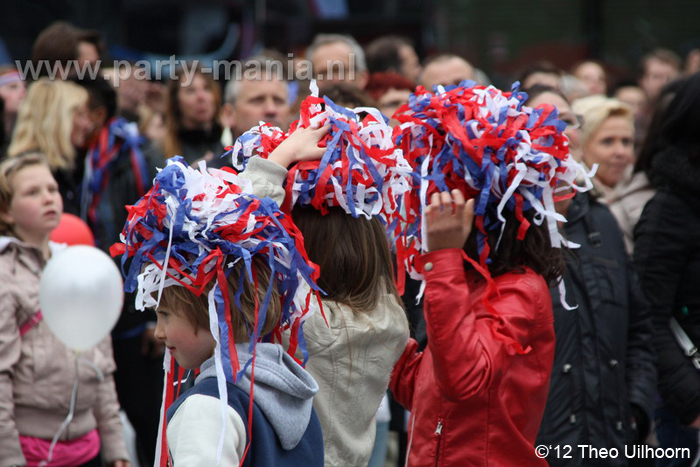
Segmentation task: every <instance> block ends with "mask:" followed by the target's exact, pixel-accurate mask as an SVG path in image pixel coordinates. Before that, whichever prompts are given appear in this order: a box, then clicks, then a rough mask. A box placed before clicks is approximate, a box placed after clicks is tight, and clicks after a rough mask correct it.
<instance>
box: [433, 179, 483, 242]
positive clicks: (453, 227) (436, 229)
mask: <svg viewBox="0 0 700 467" xmlns="http://www.w3.org/2000/svg"><path fill="white" fill-rule="evenodd" d="M425 216H426V232H427V234H428V251H435V250H442V249H446V248H462V247H463V246H464V244H465V243H466V241H467V237H469V234H470V233H471V231H472V222H473V220H474V200H473V199H470V200H469V201H467V202H465V201H464V195H463V194H462V192H461V191H459V190H452V195H450V193H448V192H446V191H444V192H442V193H434V194H433V196H432V198H430V204H429V205H428V206H427V207H426V208H425Z"/></svg>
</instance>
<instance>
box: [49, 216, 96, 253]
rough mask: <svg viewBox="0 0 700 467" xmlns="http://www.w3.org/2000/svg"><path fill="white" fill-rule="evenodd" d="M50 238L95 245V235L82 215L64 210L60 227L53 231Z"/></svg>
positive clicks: (77, 243)
mask: <svg viewBox="0 0 700 467" xmlns="http://www.w3.org/2000/svg"><path fill="white" fill-rule="evenodd" d="M50 239H51V241H52V242H56V243H67V244H68V245H90V246H95V237H94V235H92V231H91V230H90V227H88V225H87V224H86V223H85V221H83V220H82V219H81V218H80V217H78V216H75V215H73V214H69V213H67V212H64V213H63V215H62V216H61V222H60V223H59V224H58V227H56V228H55V229H54V231H53V232H51V236H50Z"/></svg>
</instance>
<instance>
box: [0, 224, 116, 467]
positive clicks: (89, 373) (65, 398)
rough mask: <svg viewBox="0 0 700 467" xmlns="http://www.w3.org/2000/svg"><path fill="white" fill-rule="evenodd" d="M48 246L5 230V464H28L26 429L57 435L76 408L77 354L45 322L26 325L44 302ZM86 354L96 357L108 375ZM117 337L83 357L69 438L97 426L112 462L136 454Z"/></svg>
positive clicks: (1, 247)
mask: <svg viewBox="0 0 700 467" xmlns="http://www.w3.org/2000/svg"><path fill="white" fill-rule="evenodd" d="M43 268H44V259H43V258H42V255H41V252H40V251H39V250H38V249H37V248H34V247H32V246H30V245H27V244H25V243H21V242H19V241H17V240H16V239H11V238H9V237H0V467H7V466H11V465H25V459H24V456H23V454H22V450H21V448H20V444H19V434H22V435H26V436H32V437H37V438H42V439H47V440H51V439H52V438H53V437H54V435H55V434H56V432H57V431H58V429H59V427H60V425H61V423H62V422H63V420H64V419H65V418H66V416H67V415H68V411H69V408H70V397H71V392H72V390H73V380H74V377H75V358H76V356H75V354H74V353H73V352H72V351H71V350H70V349H68V348H67V347H66V346H65V345H63V344H62V343H61V342H60V341H59V340H58V338H56V336H54V334H53V333H52V332H51V330H50V329H49V328H48V326H47V325H46V322H44V321H39V322H38V323H37V324H36V325H35V326H34V327H31V329H30V330H28V331H26V333H25V334H24V335H23V336H22V335H20V327H21V326H22V325H23V324H24V323H26V322H28V321H29V320H30V319H31V318H32V316H34V315H35V313H36V311H37V310H38V309H39V280H40V278H41V271H42V269H43ZM83 360H88V361H90V362H92V364H94V365H95V366H96V367H97V368H99V369H100V371H101V372H102V373H103V375H104V380H103V381H100V380H99V378H98V375H97V372H96V371H95V369H94V368H93V367H92V366H91V365H87V364H85V363H83ZM114 370H115V364H114V359H113V357H112V342H111V339H110V338H109V337H107V338H106V339H105V340H103V341H102V342H101V343H100V344H98V345H97V346H95V347H93V348H92V349H90V350H87V351H85V352H82V353H81V357H80V359H79V372H80V385H79V386H78V397H77V401H76V407H75V414H74V416H73V420H72V421H71V423H70V424H69V425H68V427H67V429H66V431H65V432H64V434H63V436H62V438H61V440H69V439H75V438H77V437H80V436H83V435H85V434H86V433H88V432H90V431H92V430H93V429H95V428H97V429H98V431H99V435H100V441H101V444H102V452H103V454H104V456H105V459H106V460H107V462H112V461H114V460H117V459H128V458H129V457H128V453H127V451H126V443H125V441H124V435H123V431H122V423H121V419H120V418H119V402H118V401H117V393H116V390H115V388H114V380H113V378H112V373H113V372H114Z"/></svg>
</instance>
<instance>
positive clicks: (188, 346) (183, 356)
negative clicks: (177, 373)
mask: <svg viewBox="0 0 700 467" xmlns="http://www.w3.org/2000/svg"><path fill="white" fill-rule="evenodd" d="M156 316H157V317H158V324H157V325H156V338H158V339H160V340H162V341H163V342H164V343H165V346H166V347H167V348H168V349H170V352H171V354H172V356H173V357H174V358H175V360H177V363H178V365H180V366H181V367H183V368H186V369H189V370H191V369H194V368H199V366H200V365H201V364H202V363H204V361H205V360H206V359H208V358H209V357H211V356H212V354H213V353H214V347H215V346H216V341H215V340H214V337H213V336H212V335H211V332H209V330H208V329H196V328H195V326H194V325H193V324H192V323H191V322H190V321H189V320H188V319H187V318H186V317H185V316H184V314H183V312H182V311H180V310H171V309H168V308H166V307H164V306H162V305H161V306H160V307H159V308H158V310H157V311H156Z"/></svg>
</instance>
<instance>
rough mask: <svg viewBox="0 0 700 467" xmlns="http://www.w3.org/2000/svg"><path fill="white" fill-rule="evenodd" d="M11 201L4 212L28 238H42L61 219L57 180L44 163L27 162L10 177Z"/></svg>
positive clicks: (26, 238) (41, 239)
mask: <svg viewBox="0 0 700 467" xmlns="http://www.w3.org/2000/svg"><path fill="white" fill-rule="evenodd" d="M10 185H11V188H12V192H13V195H12V202H11V203H10V209H9V210H8V212H7V213H4V214H3V216H4V217H5V220H6V221H7V222H8V223H10V224H12V225H13V226H14V230H15V233H16V234H17V235H18V236H19V237H20V238H22V239H23V240H24V241H27V242H33V243H35V242H37V241H43V240H45V239H46V238H48V236H49V234H50V233H51V231H52V230H53V229H55V228H56V227H57V226H58V223H59V222H60V221H61V213H62V212H63V200H62V199H61V194H60V193H59V192H58V184H57V183H56V180H54V178H53V175H51V171H50V170H49V168H48V167H46V166H45V165H40V164H38V165H30V166H27V167H25V168H23V169H21V170H20V171H18V172H17V173H15V174H14V175H13V176H12V178H11V179H10Z"/></svg>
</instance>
